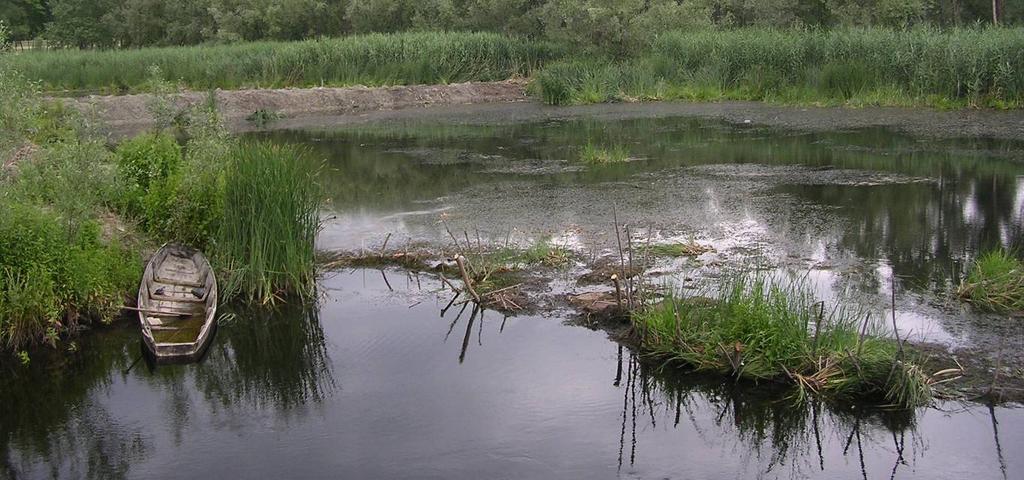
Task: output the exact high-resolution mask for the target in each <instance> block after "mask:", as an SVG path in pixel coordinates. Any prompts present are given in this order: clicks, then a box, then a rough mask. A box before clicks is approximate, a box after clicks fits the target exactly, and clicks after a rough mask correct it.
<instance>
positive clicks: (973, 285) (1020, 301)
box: [957, 250, 1024, 313]
mask: <svg viewBox="0 0 1024 480" xmlns="http://www.w3.org/2000/svg"><path fill="white" fill-rule="evenodd" d="M957 294H958V295H959V297H960V298H961V299H963V300H964V301H966V302H970V303H971V304H973V305H975V306H977V307H978V308H981V309H984V310H989V311H993V312H999V313H1022V312H1024V261H1021V259H1020V258H1017V257H1016V256H1014V255H1013V254H1012V253H1010V252H1008V251H1006V250H993V251H990V252H987V253H985V254H983V255H982V256H981V257H980V258H979V259H978V261H977V262H975V264H974V268H972V269H971V271H970V273H969V274H968V275H967V278H966V279H964V281H963V282H961V283H960V288H959V289H958V290H957Z"/></svg>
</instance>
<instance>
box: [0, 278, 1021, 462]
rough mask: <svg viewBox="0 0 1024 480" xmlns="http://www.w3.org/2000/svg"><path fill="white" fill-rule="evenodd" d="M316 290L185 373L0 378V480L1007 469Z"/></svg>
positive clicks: (391, 296)
mask: <svg viewBox="0 0 1024 480" xmlns="http://www.w3.org/2000/svg"><path fill="white" fill-rule="evenodd" d="M324 291H325V292H327V293H326V295H325V298H324V300H323V301H322V303H321V305H320V308H319V312H318V313H316V314H313V313H303V312H299V311H282V312H278V314H277V315H276V316H271V317H267V318H259V317H245V316H244V315H241V314H240V316H239V318H238V319H237V320H235V321H234V322H233V323H231V324H229V325H226V326H225V327H224V328H222V329H221V331H220V334H218V336H217V337H216V338H215V340H214V344H213V345H212V348H213V350H212V351H211V352H210V355H209V356H208V357H207V358H206V359H205V360H204V361H203V362H202V363H200V364H197V365H185V366H169V367H160V368H158V369H157V370H156V371H154V372H152V373H150V372H148V371H146V370H145V369H137V370H133V371H132V372H131V374H127V375H126V374H124V373H123V372H124V369H125V368H127V366H128V365H129V364H130V362H131V360H132V359H133V358H134V355H135V354H136V353H138V352H139V346H138V337H137V332H135V331H134V329H131V328H125V329H122V330H115V331H111V332H106V333H104V334H102V335H91V336H87V337H85V338H83V339H82V341H83V345H82V352H83V353H82V355H83V357H82V358H80V359H79V360H80V361H76V362H74V363H69V364H67V365H58V364H56V363H50V364H48V365H44V362H43V361H42V359H38V360H39V361H38V362H34V363H33V366H32V367H30V369H29V371H20V370H11V371H7V370H5V372H4V373H5V376H4V377H3V384H2V387H3V388H2V389H0V395H2V400H3V402H4V403H3V405H4V407H5V408H4V409H3V410H2V411H0V427H2V428H3V437H2V438H0V446H2V450H0V452H2V453H3V455H2V456H0V459H3V462H2V463H0V468H3V469H4V470H3V473H0V476H3V477H10V478H23V477H25V478H37V477H60V478H81V477H91V478H119V477H131V478H141V477H155V478H167V477H180V478H194V477H209V476H227V477H232V478H234V477H296V478H310V477H317V478H319V477H330V476H339V475H340V476H346V477H348V476H351V477H353V478H482V477H483V478H492V477H514V478H551V477H559V478H567V477H568V478H613V477H616V476H620V477H634V478H677V477H686V478H751V477H761V478H779V477H805V476H812V475H815V474H816V473H817V472H822V471H824V472H827V473H825V474H824V475H828V476H830V477H836V478H840V477H841V478H854V477H859V478H864V477H865V476H866V477H867V478H884V477H891V476H893V472H894V471H895V478H936V477H951V478H957V477H961V476H964V475H968V474H970V475H974V476H977V477H982V478H989V477H994V476H1000V475H1005V476H1006V477H1007V478H1014V475H1015V474H1019V473H1020V472H1021V471H1022V470H1021V469H1022V468H1024V464H1021V463H1020V460H1019V459H1017V458H1015V457H1013V456H1012V455H1009V452H1012V451H1014V450H1013V449H1014V448H1015V447H1016V446H1018V445H1021V444H1022V443H1024V436H1022V435H1024V428H1021V427H1022V426H1024V414H1022V413H1024V412H1021V411H1019V410H1016V409H1012V408H995V409H987V408H985V407H981V406H968V407H967V408H965V409H962V410H959V411H952V408H953V407H955V406H954V405H944V406H942V408H945V409H948V410H951V411H948V412H946V411H942V410H938V409H924V410H920V411H916V412H886V411H861V410H860V409H853V408H841V407H835V406H826V405H822V404H818V403H815V402H804V403H794V401H793V400H792V398H791V397H790V396H789V391H788V390H784V391H781V392H778V391H774V390H773V389H772V388H771V387H770V386H767V385H762V386H761V387H759V388H757V389H752V388H750V387H749V385H745V384H735V383H732V382H722V381H720V380H709V379H700V378H696V377H693V376H675V375H672V374H669V373H666V372H662V371H659V369H658V368H657V366H656V365H654V366H652V365H648V364H645V363H644V362H640V361H638V360H637V358H636V357H635V356H634V355H632V354H631V352H630V351H629V350H628V349H626V348H623V347H619V346H618V345H616V344H614V343H611V342H609V341H608V339H607V338H606V335H605V334H603V333H601V332H594V331H590V330H587V329H584V328H578V327H567V326H565V325H562V323H561V321H559V320H558V319H555V318H540V317H532V316H518V317H502V316H500V315H498V314H497V313H495V312H492V311H487V312H481V311H477V312H473V308H472V306H471V305H468V304H463V305H459V304H458V301H460V300H456V301H451V300H452V299H451V297H450V296H448V295H446V294H444V293H441V284H440V283H439V282H438V281H437V280H435V279H432V278H430V277H429V276H413V275H409V274H402V273H399V272H395V271H385V272H383V273H382V272H380V271H376V270H359V271H354V272H339V273H335V274H332V275H331V276H328V277H327V278H325V279H324ZM463 307H465V309H463ZM460 310H461V311H462V313H461V315H460V313H459V312H460ZM246 315H247V314H246ZM499 317H500V321H499ZM243 322H245V323H243ZM485 338H486V340H485ZM86 346H88V347H91V348H90V349H89V350H86ZM85 352H93V353H85ZM342 386H343V387H344V388H342ZM14 392H16V393H14ZM54 397H56V398H54ZM9 405H10V406H11V408H8V406H9ZM33 406H35V407H36V408H37V409H38V410H37V411H35V412H33ZM996 420H998V422H997V421H996ZM184 458H187V459H189V461H188V462H182V461H181V459H184Z"/></svg>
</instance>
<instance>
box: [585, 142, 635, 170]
mask: <svg viewBox="0 0 1024 480" xmlns="http://www.w3.org/2000/svg"><path fill="white" fill-rule="evenodd" d="M579 156H580V161H581V162H583V163H586V164H588V165H608V164H612V163H622V162H625V161H626V160H629V151H628V150H626V147H623V146H622V145H615V146H612V147H608V148H605V147H600V146H597V145H594V144H592V143H587V144H586V145H584V146H583V147H582V148H581V149H580V155H579Z"/></svg>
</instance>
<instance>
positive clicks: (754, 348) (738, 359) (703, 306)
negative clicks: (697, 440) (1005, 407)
mask: <svg viewBox="0 0 1024 480" xmlns="http://www.w3.org/2000/svg"><path fill="white" fill-rule="evenodd" d="M703 293H706V294H708V295H710V297H709V296H704V295H691V296H686V297H682V296H670V297H668V298H667V299H665V300H664V301H663V302H661V303H659V304H657V305H654V306H652V307H650V308H648V309H646V310H644V311H642V312H638V313H635V314H634V315H633V317H632V322H633V326H634V328H635V331H636V334H637V335H638V338H639V340H640V348H641V350H642V351H644V352H646V353H647V354H649V355H652V356H655V357H658V358H661V359H663V361H664V362H665V363H666V364H678V365H680V366H684V367H687V368H692V369H694V370H698V371H713V372H720V373H723V374H728V375H733V376H736V377H739V378H745V379H750V380H755V381H784V382H788V383H792V384H794V385H795V386H796V387H797V389H798V392H799V394H800V395H809V394H821V395H826V396H830V397H833V398H840V399H853V398H858V399H879V400H881V401H882V402H884V403H888V404H891V405H895V406H899V407H914V406H918V405H922V404H924V403H925V402H927V401H928V399H929V398H930V397H931V393H930V386H929V381H928V377H927V376H926V375H925V374H924V373H923V371H922V370H921V368H920V366H918V365H916V364H914V363H913V362H911V361H909V359H907V358H906V357H905V356H904V353H903V352H901V351H900V349H899V346H898V345H897V344H896V342H895V341H892V340H889V339H886V338H883V337H881V336H880V335H878V333H879V329H878V328H877V327H876V326H873V325H871V324H869V323H867V322H868V320H867V319H866V318H865V317H864V316H861V315H854V312H848V311H845V310H844V309H842V307H838V306H837V307H836V308H833V309H831V310H828V309H825V308H824V305H823V304H821V303H819V302H814V301H813V299H812V297H811V296H810V295H809V294H808V292H806V291H805V290H804V289H803V288H802V287H801V286H800V285H798V284H791V285H784V284H780V283H778V282H774V281H772V280H770V279H766V278H748V277H739V278H735V279H732V280H730V281H729V282H726V283H725V284H723V285H721V286H720V287H719V289H718V291H717V293H714V292H710V291H707V292H703Z"/></svg>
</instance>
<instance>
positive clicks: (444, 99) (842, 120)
mask: <svg viewBox="0 0 1024 480" xmlns="http://www.w3.org/2000/svg"><path fill="white" fill-rule="evenodd" d="M214 94H215V101H216V104H217V108H218V111H219V112H220V114H221V118H222V119H223V120H224V123H225V125H226V126H227V127H228V129H229V130H230V131H231V132H232V133H244V132H251V131H262V130H278V129H291V128H320V127H341V126H345V125H356V124H365V123H375V122H394V121H415V120H445V121H456V122H460V123H467V124H481V123H489V124H493V123H503V124H504V123H517V122H529V121H546V120H559V119H567V118H575V117H588V118H593V119H596V120H618V119H629V118H663V117H676V116H678V117H691V118H701V119H709V120H720V121H724V122H727V123H734V124H749V125H756V126H765V127H773V128H782V129H789V130H801V131H816V132H818V131H829V130H847V129H870V128H882V129H888V130H894V131H898V132H902V133H906V134H909V135H914V136H920V137H928V138H951V137H954V138H978V139H991V140H1000V141H1021V142H1024V110H988V109H960V110H936V109H933V108H928V107H846V106H828V107H822V106H806V105H783V104H771V103H764V102H756V101H732V100H730V101H719V102H682V101H655V102H631V103H600V104H589V105H576V106H565V107H556V106H549V105H545V104H542V103H541V102H540V101H539V100H538V99H536V98H535V97H532V96H530V95H529V94H528V93H527V81H526V80H523V79H515V80H505V81H500V82H467V83H456V84H448V85H411V86H392V87H374V88H368V87H359V86H357V87H344V88H308V89H260V90H216V91H214ZM52 98H53V99H55V100H60V101H64V102H66V103H67V105H68V106H70V107H73V108H75V109H76V110H78V111H80V112H82V113H83V114H84V115H86V116H87V117H90V118H92V119H95V120H97V121H98V122H99V123H100V124H101V125H105V126H106V129H107V131H108V133H109V134H110V135H111V136H112V137H113V138H114V139H117V138H123V137H126V136H130V135H133V134H136V133H139V132H142V131H145V130H147V129H150V128H152V127H153V126H155V125H156V124H157V122H156V120H155V119H154V118H153V115H152V114H151V112H150V108H149V105H150V103H151V102H152V101H153V100H154V99H156V98H157V97H156V96H155V95H152V94H134V95H108V96H99V95H91V96H87V97H79V98H71V99H67V98H59V97H52ZM169 100H170V104H171V105H172V107H173V108H174V109H175V110H177V111H182V110H185V109H187V108H191V107H194V106H197V105H202V104H205V103H207V102H208V101H209V93H207V92H195V91H191V92H182V93H176V94H171V95H169ZM257 112H264V113H266V114H269V115H270V116H271V117H272V118H269V119H267V120H265V121H262V122H255V121H250V120H247V118H248V117H250V116H252V115H254V114H257V115H258V113H257Z"/></svg>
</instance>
